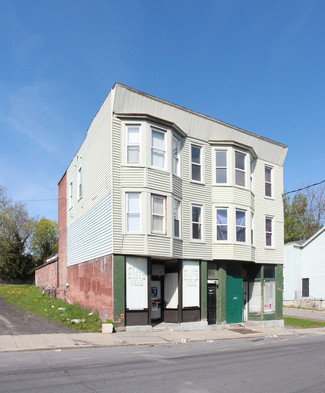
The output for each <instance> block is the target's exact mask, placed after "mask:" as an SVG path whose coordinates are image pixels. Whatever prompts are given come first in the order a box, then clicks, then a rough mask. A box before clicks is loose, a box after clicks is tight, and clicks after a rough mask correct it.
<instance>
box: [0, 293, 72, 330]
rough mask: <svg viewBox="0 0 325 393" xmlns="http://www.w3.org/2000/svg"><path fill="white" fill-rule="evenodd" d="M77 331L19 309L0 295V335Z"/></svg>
mask: <svg viewBox="0 0 325 393" xmlns="http://www.w3.org/2000/svg"><path fill="white" fill-rule="evenodd" d="M44 333H78V330H75V329H72V328H69V327H66V326H62V325H60V324H59V323H56V322H50V321H48V320H47V319H44V318H41V317H38V316H36V315H33V314H30V313H29V312H25V311H20V310H18V309H17V308H15V307H13V306H11V305H9V304H8V303H7V302H5V301H4V300H3V298H1V297H0V335H19V334H44Z"/></svg>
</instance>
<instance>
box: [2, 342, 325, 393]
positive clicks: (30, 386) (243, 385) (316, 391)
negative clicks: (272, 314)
mask: <svg viewBox="0 0 325 393" xmlns="http://www.w3.org/2000/svg"><path fill="white" fill-rule="evenodd" d="M324 360H325V337H324V336H303V335H302V336H300V335H299V336H289V337H285V338H284V337H276V336H272V337H266V338H259V339H256V338H255V339H252V338H251V339H241V340H219V341H212V342H196V343H188V344H175V345H158V346H136V347H119V348H117V347H114V348H97V349H76V350H65V351H41V352H23V353H2V354H0V392H6V393H7V392H8V393H9V392H10V393H13V392H21V391H23V392H26V393H28V392H31V393H32V392H33V393H44V392H46V393H56V392H60V393H63V392H69V393H77V392H78V393H89V392H93V393H101V392H105V393H107V392H112V393H127V392H132V393H146V392H150V393H152V392H155V393H166V392H167V393H210V392H213V393H216V392H223V393H230V392H231V393H235V392H238V391H239V392H241V393H271V392H272V393H303V392H308V393H323V392H325V374H324Z"/></svg>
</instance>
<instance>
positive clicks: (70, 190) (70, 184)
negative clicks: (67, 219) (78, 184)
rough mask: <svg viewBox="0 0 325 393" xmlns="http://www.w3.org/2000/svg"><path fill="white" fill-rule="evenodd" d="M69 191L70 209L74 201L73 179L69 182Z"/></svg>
mask: <svg viewBox="0 0 325 393" xmlns="http://www.w3.org/2000/svg"><path fill="white" fill-rule="evenodd" d="M68 193H69V195H68V198H69V199H68V201H69V202H68V208H69V210H70V209H72V205H73V204H72V202H73V181H72V180H71V181H70V182H69V190H68Z"/></svg>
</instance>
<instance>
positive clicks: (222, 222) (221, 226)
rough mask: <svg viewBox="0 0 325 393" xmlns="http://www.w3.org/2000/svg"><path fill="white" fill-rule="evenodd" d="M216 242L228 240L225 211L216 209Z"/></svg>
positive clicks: (226, 214)
mask: <svg viewBox="0 0 325 393" xmlns="http://www.w3.org/2000/svg"><path fill="white" fill-rule="evenodd" d="M217 240H228V210H227V209H217Z"/></svg>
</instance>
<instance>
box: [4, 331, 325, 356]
mask: <svg viewBox="0 0 325 393" xmlns="http://www.w3.org/2000/svg"><path fill="white" fill-rule="evenodd" d="M298 334H305V335H306V334H318V335H324V334H325V328H313V329H288V328H285V327H262V326H255V325H254V326H253V327H252V326H251V325H227V326H223V327H222V328H221V327H220V326H219V328H218V327H217V328H214V329H204V330H187V331H179V330H176V331H175V330H173V328H172V327H169V328H165V329H158V330H155V328H153V329H151V330H150V331H125V332H117V333H113V334H102V333H72V334H70V333H69V334H66V333H54V334H39V335H17V336H11V335H6V336H0V352H2V353H3V352H17V351H36V350H57V351H59V350H62V349H72V348H91V347H113V346H128V345H158V344H176V343H179V344H182V343H183V344H185V343H188V342H194V341H207V340H208V341H210V340H212V341H215V340H229V339H241V338H258V337H261V338H262V337H279V336H291V335H298Z"/></svg>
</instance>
